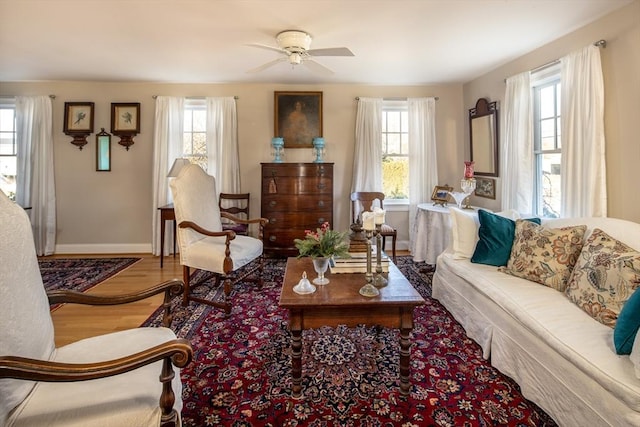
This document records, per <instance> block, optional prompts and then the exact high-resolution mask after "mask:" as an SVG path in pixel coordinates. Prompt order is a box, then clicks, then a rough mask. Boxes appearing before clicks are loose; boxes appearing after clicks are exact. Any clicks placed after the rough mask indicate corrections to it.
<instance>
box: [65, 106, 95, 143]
mask: <svg viewBox="0 0 640 427" xmlns="http://www.w3.org/2000/svg"><path fill="white" fill-rule="evenodd" d="M93 109H94V103H93V102H65V103H64V126H63V131H64V133H65V134H67V135H72V134H74V133H78V134H87V135H88V134H91V133H93Z"/></svg>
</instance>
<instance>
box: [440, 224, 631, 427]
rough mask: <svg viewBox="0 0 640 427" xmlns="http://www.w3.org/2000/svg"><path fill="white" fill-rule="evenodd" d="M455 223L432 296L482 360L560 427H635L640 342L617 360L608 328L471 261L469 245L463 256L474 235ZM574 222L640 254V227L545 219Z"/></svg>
mask: <svg viewBox="0 0 640 427" xmlns="http://www.w3.org/2000/svg"><path fill="white" fill-rule="evenodd" d="M453 222H454V224H453V227H454V229H453V236H452V244H453V246H450V247H449V249H447V251H445V252H444V253H443V254H441V255H440V256H439V257H438V260H437V264H436V271H435V274H434V278H433V297H434V298H436V299H437V300H439V301H440V303H442V304H443V305H444V306H445V307H446V308H447V310H449V312H451V314H452V315H453V316H454V317H455V319H456V320H457V321H458V322H460V323H461V324H462V326H463V327H464V328H465V330H466V332H467V335H468V336H469V337H470V338H472V339H474V340H475V341H476V342H477V343H478V344H479V345H480V346H481V347H482V350H483V355H484V357H485V358H486V359H489V360H490V361H491V364H492V365H493V366H495V367H496V368H497V369H499V370H500V371H501V372H503V373H504V374H506V375H508V376H509V377H511V378H513V379H514V380H515V381H516V382H517V383H518V384H519V385H520V387H521V389H522V393H523V395H524V396H525V397H526V398H527V399H529V400H531V401H533V402H535V403H536V404H538V405H539V406H540V407H541V408H543V409H544V410H545V411H546V412H547V413H548V414H549V415H551V417H553V418H554V420H556V422H558V423H559V424H560V425H562V426H590V427H595V426H640V379H638V377H637V376H636V375H637V371H636V369H637V367H636V368H635V369H634V364H633V363H632V361H631V359H635V358H636V357H637V356H638V352H639V351H640V345H638V343H639V342H640V337H638V339H636V341H635V343H636V345H635V346H634V349H633V352H632V354H631V356H620V355H617V354H616V352H615V348H614V344H613V329H612V328H610V327H608V326H605V325H603V324H602V323H600V322H598V321H596V320H594V319H593V318H592V317H591V316H589V315H588V314H587V313H585V311H583V310H582V309H581V308H579V307H578V306H577V305H575V304H574V303H572V302H571V301H570V300H569V299H568V298H567V297H566V296H565V294H564V293H562V292H559V291H557V290H555V289H552V288H550V287H547V286H544V285H541V284H538V283H535V282H531V281H529V280H526V279H522V278H519V277H515V276H512V275H509V274H506V273H504V272H501V271H498V268H497V267H495V266H490V265H484V264H477V263H472V262H471V261H470V259H469V258H468V257H465V254H464V253H463V252H464V250H463V249H464V248H462V250H461V248H460V247H456V245H462V246H464V245H465V244H466V245H467V251H468V248H469V245H470V244H471V243H472V242H473V243H474V239H477V236H476V237H474V236H470V235H469V233H470V232H469V230H468V229H467V230H464V227H463V228H462V229H461V228H460V227H459V226H456V224H455V221H453ZM577 224H585V225H586V226H587V232H586V234H585V240H586V239H587V238H588V236H589V235H590V233H591V232H592V231H593V229H594V228H600V229H602V230H603V231H605V232H606V233H608V234H609V235H610V236H612V237H614V238H615V239H618V240H620V241H622V242H624V243H626V244H627V245H628V246H630V247H631V248H633V249H635V250H640V224H636V223H632V222H629V221H624V220H619V219H613V218H577V219H553V220H543V221H542V225H544V226H547V227H554V228H557V227H564V226H567V225H577ZM458 225H460V224H458ZM476 227H477V222H476ZM456 233H458V234H457V235H456ZM465 233H466V235H465ZM476 233H477V228H476ZM465 239H466V242H465ZM467 255H468V254H467Z"/></svg>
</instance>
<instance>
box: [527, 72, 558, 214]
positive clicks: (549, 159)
mask: <svg viewBox="0 0 640 427" xmlns="http://www.w3.org/2000/svg"><path fill="white" fill-rule="evenodd" d="M546 74H547V77H546V78H543V79H536V80H535V82H533V80H532V82H533V83H532V85H533V106H534V110H533V114H534V116H533V150H534V152H533V154H534V162H535V174H534V192H533V194H534V201H533V206H534V210H535V213H536V214H537V215H540V216H543V217H548V218H558V217H559V216H560V190H561V187H560V185H561V178H562V177H561V172H560V165H561V164H562V154H561V148H562V139H561V132H560V87H561V86H560V73H559V71H554V72H552V73H551V74H550V73H549V72H547V73H546Z"/></svg>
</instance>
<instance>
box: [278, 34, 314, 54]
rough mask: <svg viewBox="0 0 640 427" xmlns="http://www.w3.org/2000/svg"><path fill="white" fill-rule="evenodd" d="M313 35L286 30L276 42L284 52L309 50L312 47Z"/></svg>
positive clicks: (279, 35)
mask: <svg viewBox="0 0 640 427" xmlns="http://www.w3.org/2000/svg"><path fill="white" fill-rule="evenodd" d="M311 40H312V38H311V35H310V34H309V33H306V32H304V31H297V30H286V31H281V32H279V33H278V35H277V36H276V42H278V46H280V47H281V48H282V49H284V50H288V51H292V52H296V51H305V50H308V49H309V47H310V46H311Z"/></svg>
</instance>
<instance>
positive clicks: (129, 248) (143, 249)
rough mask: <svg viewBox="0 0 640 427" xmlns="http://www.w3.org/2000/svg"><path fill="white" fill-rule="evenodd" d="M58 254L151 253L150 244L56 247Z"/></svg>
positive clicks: (101, 244) (99, 244) (100, 244)
mask: <svg viewBox="0 0 640 427" xmlns="http://www.w3.org/2000/svg"><path fill="white" fill-rule="evenodd" d="M55 253H56V254H57V255H59V254H138V253H151V244H150V243H121V244H120V243H116V244H106V243H97V244H79V245H56V250H55Z"/></svg>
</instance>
